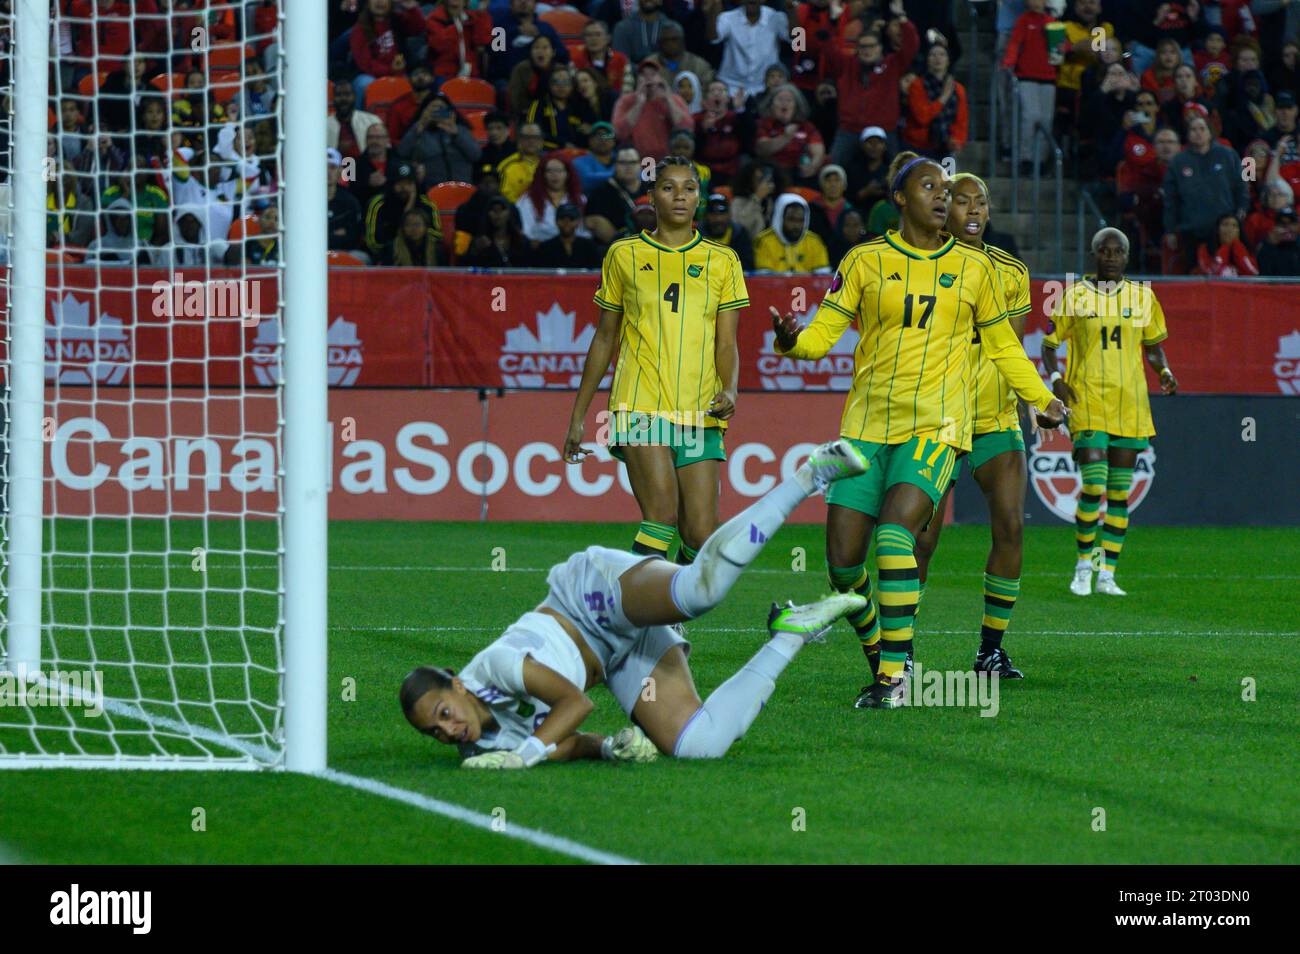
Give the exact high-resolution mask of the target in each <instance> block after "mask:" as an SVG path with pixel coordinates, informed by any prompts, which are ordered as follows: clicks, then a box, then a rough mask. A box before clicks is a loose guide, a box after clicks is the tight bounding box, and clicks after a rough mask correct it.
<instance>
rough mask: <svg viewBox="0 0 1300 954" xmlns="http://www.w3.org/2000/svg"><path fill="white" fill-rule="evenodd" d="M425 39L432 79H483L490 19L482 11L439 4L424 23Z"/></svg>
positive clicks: (457, 0) (460, 1)
mask: <svg viewBox="0 0 1300 954" xmlns="http://www.w3.org/2000/svg"><path fill="white" fill-rule="evenodd" d="M425 36H426V38H427V39H428V42H429V62H430V64H431V65H432V67H433V72H434V75H435V76H440V77H442V79H444V80H448V79H451V78H452V77H454V76H482V75H483V72H484V70H483V67H484V61H485V59H486V57H487V56H488V46H489V44H491V42H492V18H491V17H490V16H488V14H487V11H486V10H467V9H465V0H440V2H439V4H438V5H437V6H436V7H434V8H433V12H432V13H430V14H429V18H428V19H427V20H425ZM393 138H394V139H396V138H398V136H397V133H393Z"/></svg>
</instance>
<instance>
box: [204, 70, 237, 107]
mask: <svg viewBox="0 0 1300 954" xmlns="http://www.w3.org/2000/svg"><path fill="white" fill-rule="evenodd" d="M223 77H225V78H223ZM211 89H212V98H213V99H214V100H216V101H217V102H218V103H228V102H230V101H231V100H232V99H234V98H235V97H236V96H238V95H239V90H240V83H239V76H238V74H235V73H218V74H217V76H216V78H215V79H214V80H213V81H212V86H211Z"/></svg>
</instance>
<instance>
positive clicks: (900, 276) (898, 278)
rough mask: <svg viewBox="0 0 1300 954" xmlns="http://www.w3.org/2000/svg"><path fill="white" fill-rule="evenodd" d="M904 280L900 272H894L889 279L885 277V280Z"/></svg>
mask: <svg viewBox="0 0 1300 954" xmlns="http://www.w3.org/2000/svg"><path fill="white" fill-rule="evenodd" d="M902 280H903V276H902V275H900V274H898V272H894V274H892V275H890V276H889V277H888V278H887V279H885V281H888V282H901V281H902Z"/></svg>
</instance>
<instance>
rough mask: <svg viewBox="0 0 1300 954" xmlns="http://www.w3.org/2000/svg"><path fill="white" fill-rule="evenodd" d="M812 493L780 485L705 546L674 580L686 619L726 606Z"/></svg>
mask: <svg viewBox="0 0 1300 954" xmlns="http://www.w3.org/2000/svg"><path fill="white" fill-rule="evenodd" d="M808 495H809V492H808V491H807V490H805V489H804V488H803V486H802V485H801V484H800V483H799V482H798V481H797V480H795V479H794V478H791V479H790V480H785V481H782V482H781V483H780V484H778V485H777V486H776V487H774V488H772V490H770V491H769V492H768V493H766V494H765V495H763V496H762V497H761V498H759V499H758V500H756V501H755V502H754V503H752V504H751V505H750V506H749V507H747V508H746V509H745V510H742V511H741V512H740V513H738V514H736V515H735V516H734V517H732V518H731V519H730V520H728V521H727V522H726V523H724V524H723V525H722V526H720V527H718V529H717V530H715V531H713V535H712V536H710V537H709V539H707V540H705V541H704V545H703V546H701V547H700V552H699V554H698V555H697V556H696V557H695V562H693V563H691V564H690V565H689V566H684V567H682V568H681V569H680V570H678V571H677V573H676V574H675V575H674V576H673V582H672V596H673V602H674V603H675V604H676V605H677V608H678V609H679V610H681V611H682V614H683V615H684V616H686V617H687V618H688V619H694V618H695V617H697V616H699V615H701V614H702V613H707V612H708V611H709V610H711V609H713V607H715V606H717V605H718V604H719V603H721V602H722V599H723V597H724V596H726V595H727V592H728V591H729V590H730V589H731V587H732V586H733V585H734V584H735V582H736V580H738V579H739V578H740V573H741V571H742V570H744V568H745V567H746V566H748V565H749V564H750V563H752V562H753V561H754V558H755V557H757V556H758V555H759V553H761V552H762V550H763V547H764V546H765V545H766V544H767V541H768V540H769V539H771V537H772V535H773V534H774V533H776V531H777V530H779V529H780V528H781V524H783V523H785V520H786V518H787V517H788V516H790V514H791V513H793V512H794V509H795V507H797V506H799V504H801V503H803V502H804V501H805V500H806V499H807V498H808Z"/></svg>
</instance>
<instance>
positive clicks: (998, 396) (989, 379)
mask: <svg viewBox="0 0 1300 954" xmlns="http://www.w3.org/2000/svg"><path fill="white" fill-rule="evenodd" d="M984 251H986V252H988V255H989V258H991V259H993V265H994V266H995V269H996V271H997V274H998V277H999V278H1000V279H1001V280H1002V292H1003V294H1004V295H1006V299H1007V317H1008V318H1016V319H1021V318H1024V316H1025V315H1027V314H1029V309H1030V300H1029V269H1028V268H1026V267H1025V263H1024V262H1022V261H1020V259H1018V258H1016V257H1015V256H1014V255H1012V254H1010V253H1009V252H1004V251H1002V249H1000V248H995V247H993V246H992V245H985V246H984ZM1017 327H1018V326H1017ZM971 360H972V361H974V362H975V397H974V405H973V407H972V410H971V413H972V415H973V416H974V418H975V433H976V434H988V433H990V432H991V431H1005V430H1007V429H1008V428H1011V427H1018V426H1019V425H1020V414H1019V412H1018V411H1017V410H1016V392H1015V391H1014V390H1013V389H1012V387H1011V385H1010V384H1008V383H1007V379H1006V378H1004V377H1003V376H1002V375H1001V374H999V373H998V369H997V368H996V367H995V366H994V364H993V362H992V361H991V360H990V359H989V358H987V357H985V355H984V349H983V348H982V347H980V335H979V332H978V331H976V332H975V337H974V344H973V347H972V348H971Z"/></svg>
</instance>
